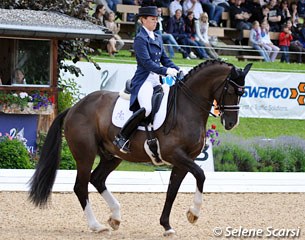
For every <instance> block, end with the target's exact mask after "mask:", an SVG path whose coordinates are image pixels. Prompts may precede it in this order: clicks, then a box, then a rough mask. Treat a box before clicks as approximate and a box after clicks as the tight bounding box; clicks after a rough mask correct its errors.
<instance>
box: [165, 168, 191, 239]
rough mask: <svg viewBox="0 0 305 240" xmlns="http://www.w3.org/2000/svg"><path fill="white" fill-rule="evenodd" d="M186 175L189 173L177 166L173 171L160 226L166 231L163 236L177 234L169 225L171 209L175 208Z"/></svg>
mask: <svg viewBox="0 0 305 240" xmlns="http://www.w3.org/2000/svg"><path fill="white" fill-rule="evenodd" d="M186 174H187V171H185V170H182V169H179V168H177V167H175V166H174V167H173V169H172V172H171V176H170V181H169V185H168V189H167V194H166V200H165V204H164V207H163V211H162V215H161V218H160V224H161V225H162V226H163V227H164V229H165V232H164V234H163V235H164V236H170V235H174V234H175V230H174V229H172V227H171V226H170V224H169V216H170V212H171V209H172V207H173V203H174V201H175V199H176V196H177V193H178V190H179V187H180V185H181V182H182V181H183V179H184V177H185V175H186Z"/></svg>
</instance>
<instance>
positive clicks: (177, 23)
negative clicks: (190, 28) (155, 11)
mask: <svg viewBox="0 0 305 240" xmlns="http://www.w3.org/2000/svg"><path fill="white" fill-rule="evenodd" d="M167 33H170V34H172V35H173V36H174V38H175V40H176V41H177V43H179V44H180V45H183V46H182V48H183V50H185V51H186V52H187V54H188V56H190V57H191V58H196V56H195V55H194V54H191V48H190V47H189V45H192V44H193V42H192V41H191V39H189V38H188V35H187V34H186V33H185V23H184V20H183V18H182V11H181V10H180V9H177V10H176V13H175V16H173V17H171V18H170V19H169V21H168V26H167Z"/></svg>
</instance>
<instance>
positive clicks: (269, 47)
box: [261, 20, 280, 62]
mask: <svg viewBox="0 0 305 240" xmlns="http://www.w3.org/2000/svg"><path fill="white" fill-rule="evenodd" d="M261 39H262V42H263V48H264V49H265V50H266V51H267V52H268V53H269V57H270V60H271V62H274V61H275V59H276V57H277V55H278V53H279V51H280V48H279V47H278V46H275V45H274V44H273V43H272V41H271V40H270V35H269V24H268V21H267V20H266V21H264V22H262V23H261Z"/></svg>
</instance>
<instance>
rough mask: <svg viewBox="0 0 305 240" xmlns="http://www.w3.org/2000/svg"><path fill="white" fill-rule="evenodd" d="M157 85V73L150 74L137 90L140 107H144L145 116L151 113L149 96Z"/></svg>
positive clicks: (158, 83) (150, 96)
mask: <svg viewBox="0 0 305 240" xmlns="http://www.w3.org/2000/svg"><path fill="white" fill-rule="evenodd" d="M157 85H160V81H159V75H157V74H150V75H149V76H148V78H147V79H146V80H145V82H144V83H143V85H142V86H141V88H140V90H139V92H138V102H139V104H140V107H141V108H142V107H143V108H145V117H147V116H148V115H149V114H150V113H151V110H152V104H151V98H152V95H153V92H154V87H155V86H157Z"/></svg>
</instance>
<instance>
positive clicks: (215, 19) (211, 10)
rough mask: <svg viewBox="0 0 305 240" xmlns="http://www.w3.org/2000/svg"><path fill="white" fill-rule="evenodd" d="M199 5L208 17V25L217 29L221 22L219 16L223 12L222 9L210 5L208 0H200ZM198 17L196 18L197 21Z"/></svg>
mask: <svg viewBox="0 0 305 240" xmlns="http://www.w3.org/2000/svg"><path fill="white" fill-rule="evenodd" d="M200 3H201V5H202V9H203V10H204V11H205V12H206V13H207V14H208V16H209V19H210V21H209V23H210V25H211V26H213V27H218V25H220V22H221V16H222V13H223V12H224V8H223V7H220V6H217V5H216V4H212V3H211V2H210V1H209V0H200ZM199 17H200V16H198V17H196V16H195V18H197V19H199Z"/></svg>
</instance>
